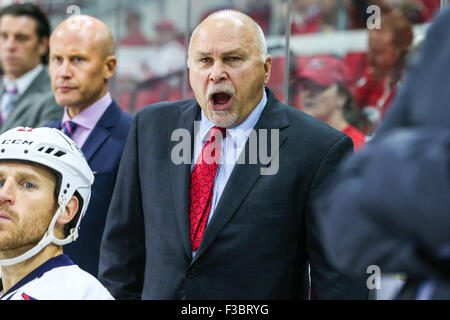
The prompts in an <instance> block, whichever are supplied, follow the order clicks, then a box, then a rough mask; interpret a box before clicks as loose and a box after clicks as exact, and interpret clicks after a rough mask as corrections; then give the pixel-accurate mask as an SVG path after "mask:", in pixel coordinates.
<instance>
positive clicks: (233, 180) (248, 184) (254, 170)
mask: <svg viewBox="0 0 450 320" xmlns="http://www.w3.org/2000/svg"><path fill="white" fill-rule="evenodd" d="M266 92H267V93H268V100H267V105H266V107H265V108H264V111H263V112H262V114H261V116H260V118H259V120H258V122H257V123H256V125H255V128H254V129H255V130H256V132H257V134H258V130H259V129H268V131H270V129H279V130H280V131H279V134H280V135H279V139H280V140H279V148H281V147H282V145H283V143H284V141H285V140H286V138H287V130H283V129H284V128H286V127H288V126H289V120H288V117H287V114H286V111H285V110H284V108H286V106H283V105H282V104H281V103H280V102H279V101H278V99H276V98H275V96H274V95H273V93H272V92H270V91H269V90H267V91H266ZM267 144H268V145H269V144H270V139H269V138H268V139H267ZM248 150H249V140H247V143H246V146H245V149H244V151H245V152H246V154H247V155H248ZM266 150H271V149H270V148H269V146H268V149H266ZM274 155H275V154H274V153H273V151H272V152H271V157H272V158H273V156H274ZM268 165H270V162H269V164H268ZM268 165H266V166H268ZM264 166H265V165H263V164H261V163H260V162H259V159H258V161H257V164H249V162H248V161H246V162H245V164H236V165H235V167H234V169H233V172H232V173H231V176H230V178H229V180H228V182H227V184H226V186H225V189H224V191H223V193H222V196H221V198H220V200H219V202H218V204H217V207H216V210H215V212H214V215H213V217H212V218H211V221H210V223H209V225H208V226H207V227H206V230H205V233H204V235H203V239H202V242H201V243H200V247H199V248H198V251H197V254H196V255H195V258H194V261H195V260H196V259H198V257H199V256H201V254H202V253H203V252H204V251H205V250H206V248H207V247H208V246H209V245H210V244H211V243H212V242H213V240H214V239H215V237H216V236H217V234H218V233H219V232H220V230H221V229H222V228H223V227H224V226H225V225H226V224H227V222H228V221H229V220H230V219H231V217H232V216H233V215H234V214H235V213H236V211H237V210H238V209H239V206H240V205H241V203H242V202H243V201H244V199H245V197H246V196H247V194H248V192H249V191H250V190H251V188H252V187H253V185H254V184H255V183H256V181H257V180H258V178H259V177H260V175H261V168H263V167H264Z"/></svg>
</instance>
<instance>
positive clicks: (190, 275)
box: [186, 268, 195, 280]
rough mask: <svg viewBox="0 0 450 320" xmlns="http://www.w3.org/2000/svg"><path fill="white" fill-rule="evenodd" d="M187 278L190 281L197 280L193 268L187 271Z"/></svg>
mask: <svg viewBox="0 0 450 320" xmlns="http://www.w3.org/2000/svg"><path fill="white" fill-rule="evenodd" d="M186 278H188V279H189V280H191V279H194V278H195V270H194V269H193V268H189V269H187V271H186Z"/></svg>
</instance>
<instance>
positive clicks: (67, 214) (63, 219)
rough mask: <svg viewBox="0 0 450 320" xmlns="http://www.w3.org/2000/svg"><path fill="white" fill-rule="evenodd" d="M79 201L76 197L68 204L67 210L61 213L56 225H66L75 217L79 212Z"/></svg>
mask: <svg viewBox="0 0 450 320" xmlns="http://www.w3.org/2000/svg"><path fill="white" fill-rule="evenodd" d="M78 207H79V201H78V198H77V197H76V196H72V198H71V199H70V201H69V203H67V206H66V209H65V210H64V211H63V212H62V213H61V215H60V216H59V218H58V220H57V221H56V224H58V225H63V226H64V225H66V224H68V223H69V222H70V221H72V219H73V218H74V217H75V215H76V214H77V212H78Z"/></svg>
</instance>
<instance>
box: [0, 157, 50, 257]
mask: <svg viewBox="0 0 450 320" xmlns="http://www.w3.org/2000/svg"><path fill="white" fill-rule="evenodd" d="M55 183H56V178H55V176H54V174H53V173H52V172H50V171H49V170H48V169H46V168H44V167H42V166H39V165H36V164H28V163H24V162H10V161H8V162H0V258H1V259H8V258H13V257H16V256H18V255H20V254H22V253H24V252H26V251H28V250H29V249H31V248H32V247H34V246H35V245H36V244H37V243H38V242H39V241H40V240H41V239H42V237H43V236H44V234H45V232H46V230H47V228H48V226H49V224H50V221H51V219H52V217H53V215H54V214H55V212H56V201H55V199H54V198H55V197H54V191H55Z"/></svg>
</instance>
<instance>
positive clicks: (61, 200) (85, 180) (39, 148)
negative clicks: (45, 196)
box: [0, 127, 94, 265]
mask: <svg viewBox="0 0 450 320" xmlns="http://www.w3.org/2000/svg"><path fill="white" fill-rule="evenodd" d="M4 160H14V161H25V162H31V163H38V164H40V165H42V166H44V167H47V168H49V169H50V170H51V171H52V172H54V173H56V175H57V183H56V194H57V201H58V204H59V208H58V210H57V211H56V213H55V216H54V217H53V219H52V221H51V222H50V225H49V227H48V229H47V232H46V233H45V235H44V237H43V238H42V239H41V241H40V242H39V243H38V244H37V245H36V246H35V247H33V248H32V249H30V250H29V251H27V252H25V253H24V254H22V255H20V256H18V257H14V258H11V259H4V260H0V265H13V264H16V263H19V262H21V261H25V260H27V259H28V258H30V257H32V256H34V255H35V254H37V253H38V252H39V251H41V250H42V249H43V248H44V247H46V246H47V245H48V244H49V243H51V242H53V243H55V244H57V245H65V244H67V243H70V242H72V241H75V240H76V239H77V238H78V228H79V225H80V222H81V218H82V217H83V216H84V214H85V212H86V209H87V207H88V204H89V199H90V196H91V185H92V183H93V182H94V174H93V173H92V170H91V168H90V167H89V165H88V163H87V161H86V159H85V157H84V155H83V153H82V152H81V150H80V149H79V147H78V146H77V145H76V144H75V143H74V142H73V141H72V140H71V139H70V138H69V137H67V136H66V135H64V134H63V133H62V132H61V131H59V130H57V129H53V128H26V127H17V128H14V129H11V130H8V131H6V132H5V133H3V134H1V135H0V161H4ZM58 188H59V190H58ZM73 195H76V196H77V197H78V199H79V202H80V207H79V209H78V212H77V214H76V215H75V217H74V220H73V221H71V223H69V225H70V226H71V228H70V230H69V231H68V235H67V234H66V235H65V236H66V237H65V238H64V239H58V238H57V237H56V236H55V235H54V232H53V229H54V226H55V223H56V220H58V218H59V216H60V215H61V213H62V212H63V211H64V209H65V207H66V205H67V203H68V202H69V200H70V199H71V198H72V196H73Z"/></svg>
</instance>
